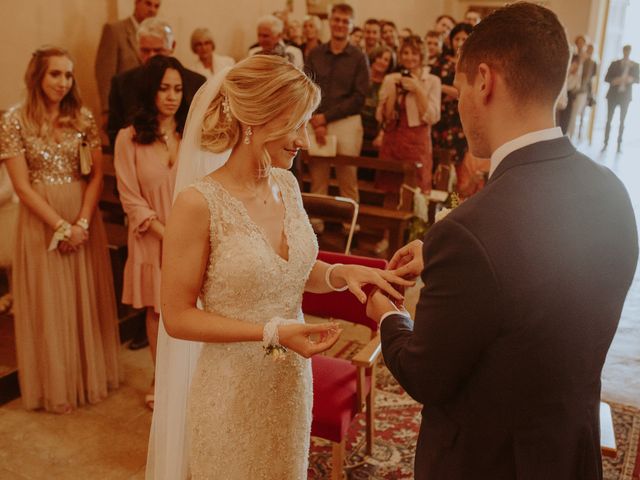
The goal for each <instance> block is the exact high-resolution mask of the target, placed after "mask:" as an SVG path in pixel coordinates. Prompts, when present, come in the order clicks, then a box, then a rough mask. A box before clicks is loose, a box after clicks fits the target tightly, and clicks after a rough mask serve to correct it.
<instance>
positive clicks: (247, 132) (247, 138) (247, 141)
mask: <svg viewBox="0 0 640 480" xmlns="http://www.w3.org/2000/svg"><path fill="white" fill-rule="evenodd" d="M251 135H253V130H252V129H251V127H250V126H249V127H247V129H246V130H245V131H244V143H245V145H249V144H250V143H251Z"/></svg>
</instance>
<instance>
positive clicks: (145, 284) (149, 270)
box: [114, 55, 188, 408]
mask: <svg viewBox="0 0 640 480" xmlns="http://www.w3.org/2000/svg"><path fill="white" fill-rule="evenodd" d="M182 71H183V68H182V65H181V64H180V62H178V60H176V59H175V58H171V57H165V56H161V55H158V56H155V57H153V58H152V59H150V60H149V62H148V63H147V64H146V66H145V70H144V80H143V85H144V88H143V89H142V91H141V92H140V93H141V95H142V102H141V109H140V111H139V112H138V113H137V114H136V116H135V117H134V119H133V124H132V125H130V126H129V127H127V128H123V129H122V130H120V132H119V133H118V137H117V138H116V144H115V156H114V164H115V168H116V175H117V178H118V192H119V193H120V200H121V202H122V206H123V208H124V211H125V212H126V213H127V216H128V219H129V239H128V246H129V255H128V258H127V263H126V265H125V268H124V281H123V291H122V302H123V303H126V304H129V305H133V306H134V307H136V308H146V326H147V336H148V338H149V345H150V347H151V355H152V357H153V360H154V362H155V358H156V345H157V338H158V320H159V315H160V259H161V252H162V238H163V236H164V225H165V223H166V220H167V217H168V215H169V210H170V208H171V201H172V198H173V186H174V184H175V179H176V158H177V155H178V146H179V144H180V138H181V135H182V130H183V128H184V122H185V119H186V115H187V109H188V107H187V104H186V101H185V99H184V96H183V94H182V86H183V76H182ZM145 402H146V404H147V405H148V406H149V408H153V395H152V394H151V393H149V394H148V395H147V396H146V397H145Z"/></svg>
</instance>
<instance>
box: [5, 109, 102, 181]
mask: <svg viewBox="0 0 640 480" xmlns="http://www.w3.org/2000/svg"><path fill="white" fill-rule="evenodd" d="M81 114H82V115H83V116H84V117H85V118H84V119H85V120H86V121H87V124H88V125H89V127H88V131H87V132H85V133H86V135H87V140H88V142H89V145H90V146H91V148H96V147H98V146H99V145H100V141H99V136H98V131H97V127H96V124H95V121H94V120H93V117H92V115H91V113H90V112H89V110H87V109H85V108H83V109H82V113H81ZM56 137H57V138H52V137H42V136H38V135H36V134H33V133H31V132H27V131H26V130H25V129H24V127H23V126H22V123H21V119H20V113H19V109H18V108H13V109H11V110H9V111H8V112H7V113H6V114H5V115H4V118H3V121H2V129H1V131H0V159H6V158H12V157H16V156H18V155H21V154H22V155H24V158H25V160H26V162H27V167H28V169H29V179H30V181H31V183H38V182H42V183H46V184H65V183H71V182H74V181H77V180H80V178H81V175H80V154H79V148H80V143H81V142H82V137H83V133H82V132H79V131H77V130H73V129H70V128H69V129H64V130H61V131H59V132H58V133H57V135H56Z"/></svg>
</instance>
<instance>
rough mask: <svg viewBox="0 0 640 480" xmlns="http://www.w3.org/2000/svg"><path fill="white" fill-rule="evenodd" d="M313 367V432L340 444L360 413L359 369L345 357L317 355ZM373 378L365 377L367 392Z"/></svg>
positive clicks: (314, 434) (312, 361)
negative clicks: (354, 418)
mask: <svg viewBox="0 0 640 480" xmlns="http://www.w3.org/2000/svg"><path fill="white" fill-rule="evenodd" d="M311 366H312V370H313V422H312V423H311V435H313V436H316V437H320V438H325V439H327V440H331V441H332V442H336V443H339V442H341V441H342V438H343V437H344V436H345V435H346V434H347V431H348V430H349V426H350V425H351V421H352V420H353V417H354V416H355V415H356V413H357V412H358V396H357V389H356V388H357V387H356V382H357V369H356V367H354V366H353V365H352V364H351V362H350V361H348V360H344V359H342V358H333V357H327V356H324V355H316V356H314V357H312V359H311ZM370 390H371V377H370V376H365V392H364V393H365V395H368V394H369V391H370Z"/></svg>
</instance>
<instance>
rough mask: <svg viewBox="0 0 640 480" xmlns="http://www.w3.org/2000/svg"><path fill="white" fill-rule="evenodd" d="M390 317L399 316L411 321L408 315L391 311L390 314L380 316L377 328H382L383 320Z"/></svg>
mask: <svg viewBox="0 0 640 480" xmlns="http://www.w3.org/2000/svg"><path fill="white" fill-rule="evenodd" d="M391 315H400V316H401V317H405V318H406V319H408V320H411V316H409V314H407V313H404V312H399V311H397V310H393V311H391V312H387V313H384V314H382V316H381V317H380V321H379V322H378V325H379V327H381V326H382V322H383V321H384V319H385V318H387V317H390V316H391Z"/></svg>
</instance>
